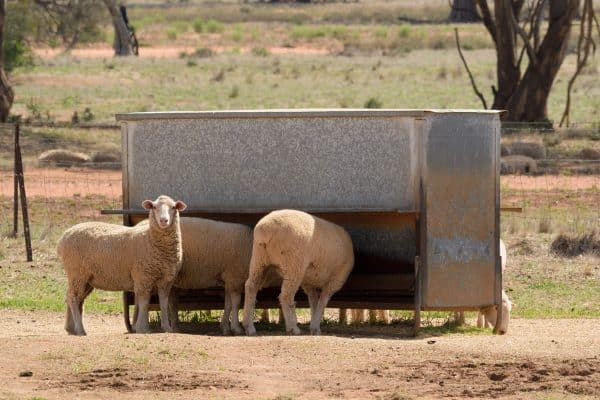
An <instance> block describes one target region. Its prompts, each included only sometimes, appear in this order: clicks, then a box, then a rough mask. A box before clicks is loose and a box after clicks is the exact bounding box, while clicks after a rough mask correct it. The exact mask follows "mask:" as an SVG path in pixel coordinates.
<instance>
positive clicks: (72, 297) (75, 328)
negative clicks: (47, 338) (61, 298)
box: [65, 280, 91, 336]
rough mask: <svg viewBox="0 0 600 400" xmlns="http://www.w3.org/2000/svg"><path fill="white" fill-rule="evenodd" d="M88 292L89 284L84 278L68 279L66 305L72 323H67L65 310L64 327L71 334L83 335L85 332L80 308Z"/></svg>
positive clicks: (81, 308) (89, 290) (89, 289)
mask: <svg viewBox="0 0 600 400" xmlns="http://www.w3.org/2000/svg"><path fill="white" fill-rule="evenodd" d="M90 292H91V286H89V285H88V283H87V282H85V281H84V280H80V281H69V288H68V290H67V307H68V308H69V311H70V317H71V321H72V325H69V315H68V314H69V312H67V321H66V323H65V328H66V330H67V332H68V333H69V334H71V335H78V336H84V335H85V334H86V333H85V329H83V320H82V310H83V301H84V300H85V298H86V296H87V295H88V294H89V293H90ZM69 328H72V329H69Z"/></svg>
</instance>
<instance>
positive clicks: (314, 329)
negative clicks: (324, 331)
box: [310, 328, 321, 336]
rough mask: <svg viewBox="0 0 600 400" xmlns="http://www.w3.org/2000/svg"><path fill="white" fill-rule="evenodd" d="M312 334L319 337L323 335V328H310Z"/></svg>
mask: <svg viewBox="0 0 600 400" xmlns="http://www.w3.org/2000/svg"><path fill="white" fill-rule="evenodd" d="M310 334H311V335H315V336H319V335H320V334H321V328H310Z"/></svg>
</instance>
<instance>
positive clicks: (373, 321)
mask: <svg viewBox="0 0 600 400" xmlns="http://www.w3.org/2000/svg"><path fill="white" fill-rule="evenodd" d="M378 311H379V310H369V323H370V324H376V323H377V312H378Z"/></svg>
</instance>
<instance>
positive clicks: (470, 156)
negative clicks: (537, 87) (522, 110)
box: [422, 113, 499, 308]
mask: <svg viewBox="0 0 600 400" xmlns="http://www.w3.org/2000/svg"><path fill="white" fill-rule="evenodd" d="M498 127H499V118H498V115H493V114H473V113H451V114H443V113H439V114H432V115H431V116H430V118H429V121H428V129H427V132H426V135H425V137H424V140H425V143H424V147H423V152H424V154H423V155H424V160H423V161H424V163H423V171H422V179H423V182H424V185H423V186H424V197H425V198H424V199H423V201H424V208H425V210H426V211H425V216H424V218H425V221H424V225H425V230H426V232H424V234H425V238H424V242H425V250H424V252H425V254H424V258H425V260H424V270H425V271H424V272H425V273H424V279H423V283H422V285H423V287H422V289H423V307H424V308H448V307H457V308H460V307H475V306H484V305H492V304H495V303H496V293H495V292H496V291H497V285H496V279H497V278H496V260H497V255H498V239H499V238H498V237H497V235H498V230H497V213H498V212H499V211H498V204H497V201H498V186H497V181H496V180H497V158H498V154H497V152H498V150H497V149H498V147H499V129H497V128H498Z"/></svg>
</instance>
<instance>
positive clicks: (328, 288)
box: [310, 283, 339, 335]
mask: <svg viewBox="0 0 600 400" xmlns="http://www.w3.org/2000/svg"><path fill="white" fill-rule="evenodd" d="M338 290H339V287H333V286H332V285H330V284H329V283H328V284H325V286H324V287H322V288H321V295H320V296H319V301H318V302H317V306H316V307H315V313H314V314H312V315H311V319H310V333H311V335H320V334H321V320H322V319H323V313H324V312H325V307H327V303H329V299H331V296H333V294H334V293H335V292H336V291H338Z"/></svg>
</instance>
